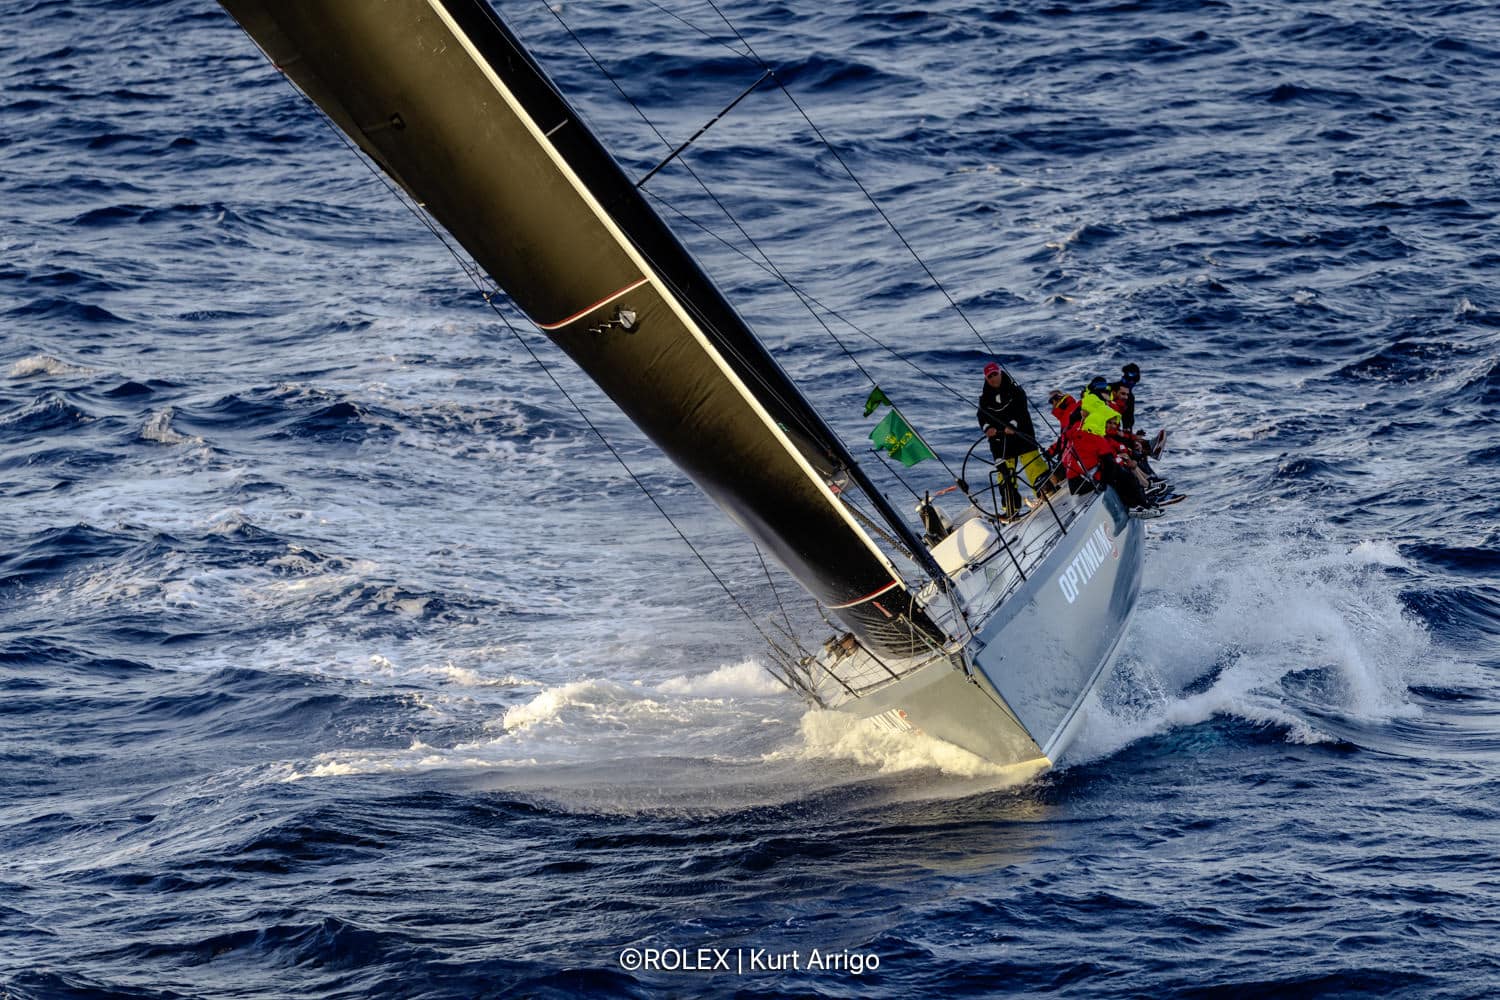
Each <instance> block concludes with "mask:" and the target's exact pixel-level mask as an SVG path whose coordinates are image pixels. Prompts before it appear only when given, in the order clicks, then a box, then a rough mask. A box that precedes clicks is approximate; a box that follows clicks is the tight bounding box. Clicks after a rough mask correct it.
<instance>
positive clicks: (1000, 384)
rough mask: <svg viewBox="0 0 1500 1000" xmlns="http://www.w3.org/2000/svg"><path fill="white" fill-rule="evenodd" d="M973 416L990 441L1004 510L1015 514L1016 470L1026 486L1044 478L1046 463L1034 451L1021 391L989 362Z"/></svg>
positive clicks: (1017, 502) (1017, 494)
mask: <svg viewBox="0 0 1500 1000" xmlns="http://www.w3.org/2000/svg"><path fill="white" fill-rule="evenodd" d="M977 416H978V418H979V426H980V427H982V428H983V429H984V433H985V436H986V437H988V438H989V439H990V454H991V455H993V456H994V457H995V464H996V465H997V466H999V467H1000V478H1001V480H1002V484H1003V489H1004V499H1005V507H1006V509H1007V511H1009V512H1010V513H1015V512H1016V511H1018V510H1020V509H1021V494H1020V491H1019V490H1017V489H1016V469H1017V466H1018V465H1019V466H1020V471H1021V473H1022V475H1024V476H1025V477H1026V482H1027V483H1028V484H1036V483H1039V482H1041V480H1042V479H1043V478H1044V477H1045V476H1046V475H1047V462H1046V460H1045V459H1043V458H1042V456H1041V454H1040V453H1039V452H1038V451H1037V445H1036V432H1035V431H1034V430H1033V429H1032V426H1031V411H1030V406H1029V405H1028V404H1027V401H1026V393H1025V391H1024V390H1023V389H1022V388H1021V387H1020V386H1019V385H1017V384H1016V380H1015V379H1013V378H1011V377H1010V373H1009V372H1007V371H1006V370H1005V369H1003V368H1001V367H1000V366H999V365H998V364H996V363H995V362H993V361H991V362H990V363H989V364H987V365H985V366H984V388H983V389H982V390H980V393H979V409H978V411H977Z"/></svg>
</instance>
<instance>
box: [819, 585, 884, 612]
mask: <svg viewBox="0 0 1500 1000" xmlns="http://www.w3.org/2000/svg"><path fill="white" fill-rule="evenodd" d="M900 585H901V581H900V580H892V581H891V582H890V583H888V584H886V585H885V586H884V587H881V588H880V589H879V590H877V591H875V592H874V593H872V594H866V595H865V596H864V597H860V598H857V599H855V600H853V601H850V602H849V603H848V604H830V605H828V609H829V610H830V611H838V610H840V609H843V608H852V607H854V606H855V605H856V604H863V603H865V602H866V601H873V600H874V599H875V598H877V597H879V596H880V595H881V594H884V593H885V592H886V591H888V590H890V589H891V588H892V587H899V586H900ZM880 610H882V611H885V609H884V608H881V609H880ZM890 616H891V615H890V612H888V611H886V617H887V618H889V617H890Z"/></svg>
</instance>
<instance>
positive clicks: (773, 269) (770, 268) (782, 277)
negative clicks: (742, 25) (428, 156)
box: [540, 0, 988, 479]
mask: <svg viewBox="0 0 1500 1000" xmlns="http://www.w3.org/2000/svg"><path fill="white" fill-rule="evenodd" d="M540 2H541V3H542V4H543V5H544V6H546V8H547V10H548V12H549V13H550V14H551V15H552V16H553V17H554V18H555V19H556V20H557V23H558V24H559V25H561V26H562V28H563V30H564V31H566V32H567V33H568V36H569V37H570V38H572V39H573V41H574V42H575V43H576V44H577V45H578V47H579V48H580V49H582V50H583V53H584V54H585V55H586V56H588V58H589V61H590V62H592V63H593V64H594V67H595V68H596V69H597V70H598V71H599V72H600V73H601V74H603V76H604V78H605V79H606V80H608V81H609V82H610V85H611V86H613V87H614V88H615V91H616V92H617V93H618V94H619V95H620V97H621V98H623V99H624V100H625V102H626V103H627V104H629V105H630V107H631V109H632V110H633V111H634V112H635V113H636V115H637V116H638V117H639V118H640V119H641V121H643V122H645V123H646V126H647V127H648V128H650V129H651V131H652V132H653V133H655V135H656V137H657V139H659V140H661V143H662V145H664V146H666V147H667V148H668V149H669V150H673V152H672V155H671V157H669V160H670V159H673V158H675V159H676V161H677V162H678V163H681V164H682V166H683V168H684V169H685V170H686V171H687V172H688V175H689V176H690V177H692V179H693V180H694V181H695V182H696V183H697V185H698V187H699V188H701V189H702V190H703V193H704V194H705V195H707V196H708V197H709V199H710V200H711V201H713V203H714V204H715V205H716V206H717V207H718V209H719V211H720V212H722V213H723V214H724V217H725V218H726V219H728V220H729V222H730V223H731V224H732V225H733V226H734V228H735V229H737V230H738V231H739V234H740V235H741V236H742V237H744V239H745V241H746V242H747V243H749V244H750V246H751V247H753V248H754V249H755V252H756V253H758V254H760V256H761V259H762V260H763V261H764V262H765V263H764V265H761V264H760V263H759V262H756V261H755V260H754V258H751V257H749V255H748V254H744V252H743V251H739V252H740V253H741V254H742V255H744V256H745V257H746V258H747V259H749V260H751V262H752V263H756V264H757V266H760V267H762V269H763V270H765V271H766V272H767V273H768V274H771V275H772V276H774V277H775V278H776V279H777V280H778V281H779V282H781V284H783V285H785V286H786V287H787V288H788V289H789V290H790V291H791V292H792V294H793V295H795V296H796V297H797V300H798V301H799V302H801V303H802V306H803V308H805V309H806V310H807V312H808V314H809V315H810V316H812V318H813V319H814V320H815V321H816V322H817V323H818V325H819V326H821V327H822V328H823V330H824V332H825V333H827V334H828V336H829V338H830V339H832V340H833V342H834V343H835V344H837V345H838V348H839V350H840V351H842V352H843V354H844V357H845V358H847V359H848V361H849V363H850V364H852V365H853V366H854V367H855V369H856V370H858V372H859V373H860V374H861V375H863V376H864V378H865V380H866V381H867V382H869V384H870V385H871V387H876V386H878V385H879V382H878V381H877V380H876V379H875V376H874V375H872V374H871V373H870V371H869V370H868V369H867V368H865V366H864V365H863V364H861V363H860V360H859V358H858V357H856V356H855V354H854V352H853V351H852V350H850V349H849V346H848V345H847V344H846V343H844V341H843V339H842V338H841V337H839V335H838V334H837V333H835V332H834V331H833V328H832V327H831V326H829V324H828V322H827V320H825V319H824V318H823V316H822V314H820V313H819V312H818V310H817V309H815V308H814V307H813V302H812V301H811V297H810V296H807V295H805V294H804V293H803V291H802V289H801V288H800V287H798V286H797V285H796V284H794V283H793V282H792V281H791V279H790V278H788V277H787V276H786V274H785V273H784V272H783V271H782V270H781V268H780V267H779V266H777V264H776V262H775V261H773V260H772V259H771V255H770V254H768V253H767V252H766V251H765V249H764V248H763V247H762V246H761V245H760V243H759V242H758V241H757V240H756V239H755V237H753V236H751V235H750V233H749V232H748V231H747V230H746V229H745V227H744V226H743V225H742V224H741V223H740V221H739V219H738V218H736V217H735V215H734V213H733V212H731V211H730V210H729V207H728V206H727V205H725V204H724V202H723V201H722V200H721V199H720V198H719V196H718V195H716V194H715V193H714V192H713V190H712V189H710V188H709V186H708V184H707V182H705V181H704V180H703V178H702V177H700V176H699V175H698V172H697V171H695V170H694V169H693V168H692V165H691V164H689V163H688V162H687V161H686V160H685V159H683V158H682V157H681V156H679V155H678V154H679V153H681V151H682V149H683V148H685V147H686V145H687V144H686V143H684V144H683V145H682V146H679V147H676V148H675V149H674V147H673V145H672V142H671V141H670V140H668V139H667V137H666V136H665V135H663V134H662V132H661V130H660V129H659V128H657V127H656V124H655V123H654V122H652V121H651V119H650V117H648V116H647V115H646V113H645V112H644V111H642V110H641V107H640V105H638V104H636V102H635V100H634V99H633V98H632V97H631V96H630V95H629V94H628V93H627V92H626V91H625V88H624V87H623V86H621V85H620V82H619V81H618V80H616V79H615V78H614V76H613V75H612V74H611V73H610V72H609V70H608V69H606V68H605V67H604V64H603V63H602V62H600V61H599V59H598V57H597V56H595V55H594V53H593V52H592V51H591V50H590V49H589V47H588V45H587V43H585V42H584V40H583V39H582V38H580V37H579V36H578V34H577V32H575V31H574V30H573V29H572V28H571V27H570V26H569V25H568V23H567V21H565V20H564V19H563V16H562V14H561V12H559V11H558V9H557V8H556V7H555V6H553V5H552V4H551V3H548V2H547V0H540ZM648 2H649V0H648ZM653 6H655V7H657V9H658V10H663V9H664V8H662V7H661V6H660V5H659V4H654V3H653ZM717 9H718V8H715V10H717ZM668 13H670V12H668ZM673 16H674V17H675V16H676V15H673ZM719 16H720V17H723V14H722V13H720V15H719ZM678 20H683V19H682V18H680V17H679V18H678ZM684 23H686V22H684ZM725 23H726V24H728V23H729V22H728V20H727V19H726V20H725ZM730 29H731V30H734V26H733V25H732V24H731V25H730ZM697 30H699V32H700V33H701V34H704V35H705V36H707V37H709V38H710V39H712V36H711V35H708V33H707V32H705V31H703V30H702V29H697ZM735 33H736V35H738V32H737V31H736V32H735ZM740 41H741V42H742V43H743V44H744V45H745V46H746V48H747V49H748V48H749V43H748V42H745V41H744V38H743V37H741V38H740ZM720 44H722V43H720ZM726 47H728V48H729V49H730V51H732V52H733V51H735V49H734V48H733V47H732V46H726ZM751 51H752V52H753V50H751ZM736 54H738V55H740V56H741V57H742V58H743V57H744V53H738V52H737V53H736ZM755 59H756V60H757V61H759V62H760V68H761V70H762V74H761V77H760V80H757V81H756V84H755V86H758V85H759V84H760V82H761V81H762V80H764V79H766V77H770V78H771V79H772V80H775V81H776V85H777V86H778V87H780V88H781V89H782V91H783V92H786V86H785V85H784V84H782V83H781V81H780V80H779V79H777V78H776V72H775V70H774V69H772V67H771V66H769V65H767V64H766V63H765V62H764V61H760V57H759V56H755ZM753 89H755V88H754V86H752V87H751V88H750V90H753ZM749 92H750V91H749V90H747V91H745V92H744V93H742V94H741V95H740V97H738V98H736V99H735V101H734V103H735V104H738V103H739V101H740V100H742V99H743V98H744V96H745V94H748V93H749ZM790 96H791V95H790V94H789V93H788V97H790ZM792 103H793V104H796V101H795V100H793V102H792ZM733 106H734V105H733V104H731V105H730V107H733ZM797 110H798V111H801V110H802V109H801V108H800V107H798V109H797ZM721 114H722V112H721ZM803 117H804V118H807V114H806V112H803ZM715 120H717V119H715ZM808 124H810V125H811V124H812V121H811V119H808ZM813 129H814V130H815V131H816V129H817V126H816V125H814V126H813ZM701 131H702V130H700V134H701ZM818 136H819V138H822V133H821V132H819V133H818ZM690 141H691V140H690ZM823 141H824V143H825V144H827V140H826V139H824V140H823ZM829 148H830V149H832V147H831V146H830V147H829ZM834 155H835V156H837V155H838V153H837V151H835V152H834ZM665 162H666V161H663V163H662V164H660V165H658V167H657V168H656V169H653V170H652V171H651V174H648V175H647V176H648V177H649V176H651V175H654V174H655V173H656V171H657V170H659V169H660V167H661V166H664V165H665ZM842 162H843V161H842V160H840V163H842ZM844 169H845V171H846V172H849V176H850V177H851V178H852V179H853V180H854V183H855V184H859V179H858V178H856V177H854V174H853V172H852V171H849V168H848V166H845V167H844ZM642 182H644V178H643V180H642ZM637 187H640V185H639V184H638V185H637ZM642 190H645V189H644V188H642ZM860 190H862V191H863V190H864V187H863V185H860ZM646 193H647V194H648V195H650V196H651V197H652V199H653V200H655V201H659V202H662V203H665V199H661V198H659V197H658V196H656V195H654V194H652V193H651V192H650V191H647V192H646ZM865 196H866V197H867V198H868V197H869V192H868V191H866V192H865ZM872 203H873V199H872ZM879 210H880V206H879V205H876V211H879ZM674 211H676V210H675V209H674ZM881 217H882V218H884V219H885V221H886V223H887V224H888V225H889V226H890V227H891V229H892V230H893V231H895V232H896V235H897V237H898V238H900V239H901V241H902V243H906V239H905V237H902V236H901V233H900V231H899V230H896V228H895V223H893V222H891V220H890V218H889V217H888V216H886V215H885V213H884V212H881ZM711 235H712V234H711ZM736 249H737V248H736ZM907 249H908V250H911V246H910V244H907ZM911 252H912V255H913V256H916V251H914V250H912V251H911ZM917 262H918V263H919V264H920V263H922V261H921V258H917ZM922 267H923V269H924V270H926V269H927V265H926V264H922ZM927 274H928V276H929V277H931V278H932V280H933V283H934V284H937V278H936V276H935V275H933V274H932V272H931V271H927ZM938 287H939V288H940V289H941V288H942V286H941V285H938ZM943 294H944V296H947V294H948V293H947V291H946V290H944V291H943ZM948 301H949V302H953V299H952V298H951V297H949V298H948ZM819 305H821V303H819ZM823 308H827V307H823ZM954 308H955V309H957V303H954ZM829 312H830V313H831V312H832V310H829ZM959 314H960V315H963V314H962V311H960V313H959ZM839 318H840V319H842V317H839ZM845 322H848V321H847V320H846V321H845ZM964 322H965V323H968V317H967V316H965V317H964ZM850 325H851V326H853V324H852V323H851V324H850ZM969 328H970V329H971V330H973V329H974V326H973V324H972V323H970V324H969ZM855 329H856V330H858V328H857V327H855ZM860 332H863V331H860ZM974 333H975V335H976V336H977V335H978V333H979V331H978V330H974ZM872 339H873V338H872ZM980 342H981V343H983V342H984V338H983V337H980ZM985 346H986V347H988V345H987V344H986V345H985ZM902 360H905V359H902ZM908 363H911V362H908ZM913 367H916V366H915V364H913ZM918 370H919V371H920V370H921V369H918ZM931 377H932V378H934V379H935V380H936V376H931ZM938 381H939V384H942V383H941V381H940V380H938ZM944 388H948V387H947V386H946V385H944ZM948 391H949V392H954V390H952V389H951V388H948ZM954 394H955V395H957V393H956V392H955V393H954ZM807 430H809V433H810V436H811V437H812V438H813V439H814V440H816V439H817V438H818V437H819V435H817V434H815V433H811V429H807ZM929 450H931V451H932V452H933V457H934V458H936V459H937V460H938V462H939V463H940V464H941V465H942V466H943V469H944V470H945V471H946V472H947V473H948V476H949V478H953V479H956V478H957V474H956V473H955V472H954V471H953V469H952V468H951V467H950V466H949V465H948V463H947V461H946V460H944V459H943V457H942V456H941V455H939V454H938V453H937V452H936V450H934V449H932V448H931V446H930V445H929Z"/></svg>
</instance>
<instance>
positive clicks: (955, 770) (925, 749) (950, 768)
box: [766, 709, 1042, 781]
mask: <svg viewBox="0 0 1500 1000" xmlns="http://www.w3.org/2000/svg"><path fill="white" fill-rule="evenodd" d="M798 736H799V740H798V742H796V743H795V744H793V745H792V746H789V747H785V748H782V749H780V750H777V751H774V752H772V753H770V754H768V755H767V756H766V759H767V760H768V761H769V760H777V759H782V758H785V757H788V756H791V757H793V758H796V759H800V760H807V761H826V760H847V761H852V762H853V763H856V764H860V765H862V766H864V767H872V768H875V769H876V770H877V771H879V772H880V773H882V774H893V773H898V772H903V771H918V770H937V771H941V772H943V773H944V774H950V775H954V776H957V777H963V778H977V777H986V778H1015V779H1016V780H1017V781H1024V780H1026V779H1027V778H1030V777H1031V776H1033V775H1035V774H1036V773H1037V772H1039V771H1040V770H1041V769H1042V765H1041V764H1039V763H1038V764H1032V765H1025V766H1021V767H1017V766H1014V765H1011V766H1002V765H998V764H994V763H991V762H990V761H987V760H985V759H984V758H982V757H979V756H976V755H975V754H972V753H970V752H969V751H967V750H964V749H962V748H960V747H956V746H954V745H953V744H951V743H945V742H943V741H942V740H939V739H934V738H933V737H931V736H927V735H925V734H921V733H898V732H892V731H889V730H885V729H881V728H880V727H878V726H875V725H873V724H871V723H870V722H869V721H868V720H866V719H861V718H858V717H857V716H855V715H852V714H850V713H848V712H835V711H826V710H822V709H811V710H809V711H808V712H807V713H806V714H804V715H803V716H802V720H801V723H800V725H799V727H798Z"/></svg>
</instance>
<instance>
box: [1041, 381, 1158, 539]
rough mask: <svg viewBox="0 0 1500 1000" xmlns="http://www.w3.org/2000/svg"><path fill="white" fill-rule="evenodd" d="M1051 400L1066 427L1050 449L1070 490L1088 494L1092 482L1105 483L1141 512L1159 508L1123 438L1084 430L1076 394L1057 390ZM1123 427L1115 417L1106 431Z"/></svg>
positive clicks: (1063, 427)
mask: <svg viewBox="0 0 1500 1000" xmlns="http://www.w3.org/2000/svg"><path fill="white" fill-rule="evenodd" d="M1049 401H1050V402H1051V403H1052V415H1053V416H1055V417H1056V418H1057V422H1058V424H1059V425H1061V427H1062V436H1061V437H1059V438H1058V439H1057V443H1056V444H1054V445H1053V446H1052V447H1051V448H1049V449H1048V453H1049V454H1056V455H1057V456H1058V457H1059V459H1060V460H1061V462H1060V464H1061V468H1062V469H1063V472H1064V474H1065V475H1066V476H1067V478H1068V489H1069V491H1070V492H1073V493H1085V492H1088V489H1089V488H1091V487H1092V483H1095V482H1098V483H1103V484H1104V485H1105V486H1110V487H1113V488H1114V491H1115V492H1116V493H1117V494H1119V496H1120V499H1121V500H1123V501H1124V502H1125V505H1126V506H1127V507H1130V508H1132V510H1133V512H1135V513H1137V514H1138V515H1144V514H1145V513H1146V512H1147V511H1154V510H1159V508H1157V506H1156V504H1155V503H1154V502H1152V501H1151V500H1150V499H1149V498H1148V497H1147V496H1146V494H1145V491H1144V490H1142V489H1141V484H1140V481H1139V480H1138V479H1137V478H1136V475H1135V472H1134V471H1133V469H1134V462H1132V460H1131V458H1130V454H1129V452H1128V451H1127V449H1126V448H1125V446H1124V445H1123V444H1122V443H1121V442H1120V441H1119V440H1117V439H1115V438H1113V437H1111V436H1109V435H1108V434H1106V435H1105V436H1100V435H1098V434H1090V433H1089V432H1088V431H1086V430H1084V429H1083V421H1082V420H1080V419H1078V416H1079V406H1078V403H1077V401H1076V400H1074V399H1073V397H1072V396H1069V395H1067V394H1066V393H1062V392H1054V393H1053V394H1052V396H1051V397H1050V400H1049ZM1119 426H1120V422H1119V418H1118V417H1111V418H1109V422H1108V423H1107V424H1106V431H1113V432H1114V433H1115V434H1119ZM1086 484H1088V485H1086ZM1153 516H1154V515H1153Z"/></svg>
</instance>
